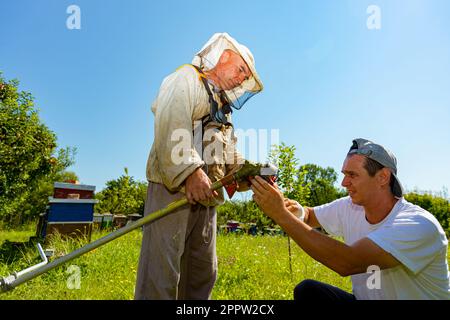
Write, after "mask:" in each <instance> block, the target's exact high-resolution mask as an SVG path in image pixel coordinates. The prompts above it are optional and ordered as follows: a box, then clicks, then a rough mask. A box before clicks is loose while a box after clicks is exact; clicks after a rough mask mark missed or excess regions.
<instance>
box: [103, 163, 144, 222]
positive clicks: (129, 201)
mask: <svg viewBox="0 0 450 320" xmlns="http://www.w3.org/2000/svg"><path fill="white" fill-rule="evenodd" d="M124 172H125V174H124V175H122V176H120V177H119V178H118V179H116V180H110V181H108V182H106V188H105V189H103V190H102V191H100V192H99V193H97V194H96V196H95V198H96V199H98V200H99V203H97V204H96V205H95V211H96V212H99V213H106V212H110V213H112V214H125V215H127V214H133V213H139V214H141V215H143V214H144V204H145V199H146V195H147V184H146V183H144V182H139V181H135V180H134V178H133V177H131V176H129V175H128V169H127V168H125V170H124Z"/></svg>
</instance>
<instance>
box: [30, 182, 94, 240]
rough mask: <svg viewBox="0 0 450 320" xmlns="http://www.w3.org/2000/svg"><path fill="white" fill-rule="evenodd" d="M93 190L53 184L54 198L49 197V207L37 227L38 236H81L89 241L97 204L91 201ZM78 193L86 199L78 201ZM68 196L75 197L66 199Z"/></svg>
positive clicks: (87, 187)
mask: <svg viewBox="0 0 450 320" xmlns="http://www.w3.org/2000/svg"><path fill="white" fill-rule="evenodd" d="M94 190H95V187H94V186H85V185H79V184H68V183H55V192H54V196H55V197H49V205H48V206H47V210H46V212H45V214H43V215H42V223H41V222H40V227H38V229H39V231H38V232H39V236H41V237H42V238H45V237H46V236H47V235H49V234H52V233H55V232H58V233H60V234H65V235H80V234H81V235H85V236H87V237H88V238H89V239H90V236H91V231H92V224H93V220H94V205H95V204H96V203H97V202H98V200H95V199H92V198H93V191H94ZM83 192H84V194H83ZM80 193H82V195H83V196H84V197H86V198H82V199H80ZM68 196H70V197H74V196H76V197H74V198H67V197H68ZM63 197H65V198H63ZM87 197H89V198H87Z"/></svg>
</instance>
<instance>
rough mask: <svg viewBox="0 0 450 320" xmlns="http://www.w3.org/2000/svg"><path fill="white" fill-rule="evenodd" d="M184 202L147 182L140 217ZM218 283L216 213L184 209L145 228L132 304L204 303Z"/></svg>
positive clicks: (213, 210)
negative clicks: (164, 301)
mask: <svg viewBox="0 0 450 320" xmlns="http://www.w3.org/2000/svg"><path fill="white" fill-rule="evenodd" d="M182 197H184V194H182V193H170V192H169V191H168V190H167V189H166V188H165V187H164V185H162V184H158V183H152V182H150V183H149V185H148V190H147V199H146V203H145V215H148V214H149V213H151V212H154V211H156V210H159V209H162V208H164V207H166V206H167V205H168V204H169V203H171V202H173V201H175V200H178V199H181V198H182ZM216 278H217V256H216V210H215V208H213V207H210V208H206V207H204V206H201V205H189V204H188V205H185V206H183V207H181V208H179V209H177V210H176V211H174V212H172V213H169V214H168V215H167V216H164V217H162V218H160V219H158V220H156V221H154V222H152V223H150V224H147V225H145V226H144V232H143V239H142V247H141V253H140V258H139V266H138V272H137V280H136V290H135V299H139V300H143V299H152V300H156V299H165V300H167V299H203V300H206V299H209V298H210V296H211V291H212V289H213V286H214V283H215V281H216Z"/></svg>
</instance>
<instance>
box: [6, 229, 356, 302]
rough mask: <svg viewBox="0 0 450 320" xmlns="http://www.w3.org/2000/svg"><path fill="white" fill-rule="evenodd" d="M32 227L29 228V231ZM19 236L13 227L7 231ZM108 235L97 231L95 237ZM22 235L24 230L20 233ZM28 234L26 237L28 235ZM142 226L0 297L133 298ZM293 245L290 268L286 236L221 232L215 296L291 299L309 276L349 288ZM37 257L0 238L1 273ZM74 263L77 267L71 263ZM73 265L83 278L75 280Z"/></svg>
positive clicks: (59, 248) (61, 244) (62, 245)
mask: <svg viewBox="0 0 450 320" xmlns="http://www.w3.org/2000/svg"><path fill="white" fill-rule="evenodd" d="M33 233H34V232H31V231H30V232H29V236H31V235H33ZM0 234H2V239H6V238H8V234H9V235H11V236H13V237H16V239H17V237H18V234H17V233H15V232H14V231H9V232H3V231H0ZM104 235H106V233H105V232H95V233H93V235H92V240H95V239H97V238H99V237H101V236H104ZM22 236H23V234H22ZM24 240H26V239H24ZM141 240H142V232H141V231H140V230H135V231H132V232H130V233H129V234H127V235H125V236H123V237H121V238H119V239H116V240H114V241H112V242H110V243H108V244H106V245H104V246H102V247H100V248H97V249H95V250H94V251H91V252H89V253H87V254H85V255H84V256H82V257H79V258H77V259H75V260H72V261H71V262H68V263H67V264H66V265H64V266H61V267H59V268H56V269H53V270H51V271H49V272H48V273H46V274H43V275H41V276H39V277H37V278H35V279H33V280H31V281H29V282H27V283H24V284H22V285H20V286H18V287H17V288H15V289H14V290H13V291H10V292H7V293H4V294H0V299H19V300H22V299H35V300H39V299H52V300H66V299H71V300H86V299H96V300H129V299H133V296H134V286H135V281H136V271H137V264H138V259H139V252H140V245H141ZM85 243H86V241H85V240H67V239H66V240H65V239H61V238H60V237H54V238H53V239H52V240H51V241H50V242H48V243H45V244H44V246H43V247H44V248H54V249H55V257H58V256H61V255H63V254H67V253H69V252H71V251H73V250H75V249H76V248H79V247H80V246H82V245H83V244H85ZM291 248H292V273H291V272H290V266H289V254H288V241H287V238H286V237H285V236H281V235H277V236H267V235H266V236H249V235H236V234H227V235H224V234H219V235H218V237H217V255H218V262H219V274H218V278H217V282H216V286H215V288H214V290H213V294H212V298H213V299H216V300H228V299H236V300H248V299H252V300H259V299H262V300H266V299H274V300H277V299H292V297H293V293H292V292H293V288H294V287H295V285H296V284H298V283H299V282H300V281H302V280H303V279H306V278H310V279H316V280H319V281H323V282H327V283H330V284H332V285H335V286H338V287H340V288H343V289H344V290H347V291H350V290H351V283H350V278H349V277H347V278H342V277H340V276H339V275H337V274H336V273H334V272H333V271H331V270H330V269H328V268H326V267H324V266H323V265H322V264H320V263H318V262H317V261H315V260H314V259H312V258H310V257H309V256H308V255H307V254H305V253H304V252H303V251H302V250H301V249H300V248H299V247H298V246H297V245H296V244H295V243H293V242H291ZM38 262H39V255H38V253H37V250H36V247H35V246H34V243H30V244H27V245H23V246H20V247H16V246H15V245H13V244H12V243H10V242H8V241H4V242H3V243H0V276H6V275H8V274H10V273H11V272H13V271H19V270H22V269H24V268H27V267H29V266H30V265H33V264H36V263H38ZM71 265H74V266H76V267H75V268H74V269H73V268H72V269H71V268H69V267H70V266H71ZM74 270H75V271H77V270H79V271H80V275H81V278H80V279H81V282H80V287H79V289H77V288H76V287H74V285H73V281H72V280H73V277H74V276H76V274H75V273H74Z"/></svg>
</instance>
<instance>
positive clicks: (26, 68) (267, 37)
mask: <svg viewBox="0 0 450 320" xmlns="http://www.w3.org/2000/svg"><path fill="white" fill-rule="evenodd" d="M71 4H74V5H77V6H78V7H79V8H80V10H81V29H79V30H76V29H75V30H70V29H68V28H67V27H66V20H67V19H68V18H69V16H70V14H68V13H67V12H66V10H67V8H68V6H69V5H71ZM370 5H376V6H377V7H378V8H379V10H380V13H381V16H380V17H381V19H380V21H381V28H380V29H369V28H368V27H367V20H368V19H369V18H370V17H371V14H370V13H367V8H368V7H369V6H370ZM449 11H450V2H448V1H446V0H442V1H439V0H430V1H425V0H423V1H418V0H404V1H400V0H395V1H392V0H390V1H381V0H370V1H365V0H352V1H350V0H347V1H344V0H343V1H325V0H321V1H277V2H275V1H270V2H269V1H267V2H264V1H227V2H223V1H222V2H212V1H164V2H162V1H158V2H156V1H143V0H133V1H119V0H114V1H113V0H108V1H106V0H102V1H101V0H90V1H87V0H86V1H82V0H72V1H62V0H60V1H55V0H53V1H50V0H40V1H31V0H28V1H25V0H17V1H8V2H7V1H2V2H0V39H2V41H1V44H0V70H1V71H3V76H4V77H6V78H7V79H11V78H17V79H19V80H20V81H21V86H20V88H21V89H22V90H26V91H30V92H32V94H33V95H34V97H35V102H36V106H37V107H38V108H39V110H40V117H41V119H42V120H43V122H44V123H45V124H46V125H47V126H48V127H49V128H50V129H51V130H52V131H54V132H55V133H56V135H57V136H58V144H59V146H61V147H65V146H74V147H77V149H78V153H77V155H76V158H75V160H76V164H75V165H74V166H73V167H71V168H70V170H72V171H75V172H76V173H77V174H78V176H79V177H80V181H81V182H82V183H85V184H92V185H96V186H97V190H101V189H102V188H103V187H104V184H105V182H106V181H108V180H111V179H115V178H117V177H119V176H120V175H121V174H122V173H123V168H124V167H128V169H129V173H130V174H131V175H132V176H134V177H135V178H136V179H138V180H145V165H146V161H147V156H148V152H149V150H150V147H151V144H152V141H153V121H154V118H153V115H152V113H151V111H150V105H151V102H152V100H153V99H154V97H155V95H156V93H157V91H158V88H159V86H160V84H161V81H162V79H163V78H164V77H165V76H167V75H168V74H169V73H171V72H173V71H174V70H175V69H176V68H177V67H178V66H180V65H181V64H184V63H189V62H190V61H191V59H192V57H193V55H194V54H195V53H196V52H197V51H198V50H199V49H200V48H201V47H202V46H203V44H204V43H205V42H206V41H207V40H208V39H209V37H210V36H211V35H212V34H214V33H216V32H228V33H229V34H230V35H231V36H233V37H234V38H236V39H237V40H238V41H239V42H241V43H243V44H245V45H247V46H248V47H249V48H250V49H251V50H252V52H253V54H254V56H255V60H256V68H257V69H258V72H259V74H260V77H261V79H262V81H263V83H264V85H265V89H264V91H263V92H262V93H260V94H259V95H257V96H255V97H253V98H252V99H251V100H249V101H248V102H247V104H246V105H245V106H244V108H243V109H242V110H239V111H236V112H235V113H234V123H235V126H236V128H238V129H242V130H268V131H269V132H270V130H279V137H280V141H283V142H285V143H286V144H288V145H295V146H296V148H297V157H298V158H299V159H300V163H302V164H304V163H315V164H318V165H321V166H331V167H333V168H335V169H336V170H337V171H338V172H339V171H340V169H341V166H342V162H343V159H344V157H345V154H346V152H347V150H348V148H349V147H350V145H351V141H352V139H353V138H357V137H363V138H367V139H370V140H373V141H376V142H378V143H380V144H383V145H385V146H386V147H387V148H389V149H391V150H392V151H393V152H394V154H395V155H396V156H397V160H398V167H399V173H398V176H399V178H400V180H401V181H402V183H403V184H404V186H405V187H406V188H407V189H409V190H412V189H414V188H419V189H421V190H431V191H441V190H442V188H443V187H444V186H445V187H447V188H448V187H449V186H450V170H449V158H450V126H449V122H450V121H449V120H450V90H449V88H450V78H449V74H450V59H449V57H450V21H449V19H448V12H449ZM242 151H243V152H244V153H245V152H246V151H245V150H242ZM252 160H263V159H259V158H258V159H252ZM341 177H342V176H341V175H340V178H341Z"/></svg>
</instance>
